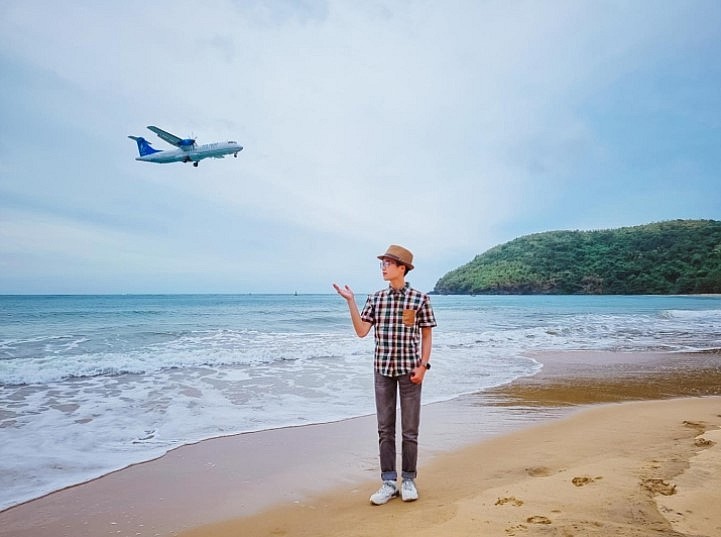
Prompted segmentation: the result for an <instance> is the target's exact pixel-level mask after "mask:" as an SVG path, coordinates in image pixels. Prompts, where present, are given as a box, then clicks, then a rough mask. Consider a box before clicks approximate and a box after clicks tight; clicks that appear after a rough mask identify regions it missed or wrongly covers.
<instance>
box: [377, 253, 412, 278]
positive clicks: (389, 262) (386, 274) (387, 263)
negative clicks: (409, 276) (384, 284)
mask: <svg viewBox="0 0 721 537" xmlns="http://www.w3.org/2000/svg"><path fill="white" fill-rule="evenodd" d="M381 272H383V279H384V280H385V281H392V280H395V279H396V278H400V277H403V276H405V273H406V268H405V265H402V264H400V263H397V262H396V261H395V260H394V259H390V258H388V257H384V258H383V259H381Z"/></svg>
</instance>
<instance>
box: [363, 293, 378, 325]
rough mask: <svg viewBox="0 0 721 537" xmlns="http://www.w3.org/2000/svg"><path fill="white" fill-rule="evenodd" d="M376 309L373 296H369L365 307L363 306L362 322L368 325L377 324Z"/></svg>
mask: <svg viewBox="0 0 721 537" xmlns="http://www.w3.org/2000/svg"><path fill="white" fill-rule="evenodd" d="M375 311H376V310H375V307H374V306H373V296H372V295H368V299H367V300H366V304H365V306H363V310H362V311H361V314H360V317H361V320H362V321H365V322H366V323H371V324H375V322H376V315H375Z"/></svg>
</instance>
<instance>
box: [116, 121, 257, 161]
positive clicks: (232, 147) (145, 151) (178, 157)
mask: <svg viewBox="0 0 721 537" xmlns="http://www.w3.org/2000/svg"><path fill="white" fill-rule="evenodd" d="M148 129H150V130H151V131H153V132H154V133H155V134H157V135H158V136H159V137H160V138H161V139H163V140H165V141H166V142H168V143H169V144H171V145H174V146H175V147H177V148H178V149H172V150H168V151H161V150H160V149H155V148H154V147H152V146H151V144H150V142H148V141H147V140H146V139H145V138H143V137H142V136H128V138H130V139H131V140H135V142H136V143H137V144H138V152H139V153H140V156H139V157H137V158H136V159H135V160H141V161H143V162H155V163H158V164H165V163H166V162H192V163H193V166H195V167H196V168H197V167H198V163H199V162H200V161H201V160H203V159H204V158H211V157H212V158H225V155H231V154H232V155H233V156H234V157H236V158H237V157H238V153H240V152H241V151H242V150H243V146H242V145H240V144H238V142H234V141H232V140H230V141H227V142H213V143H211V144H203V145H200V146H199V145H198V144H196V143H195V139H194V138H180V137H178V136H175V135H174V134H170V133H169V132H167V131H164V130H163V129H159V128H158V127H156V126H154V125H150V126H148Z"/></svg>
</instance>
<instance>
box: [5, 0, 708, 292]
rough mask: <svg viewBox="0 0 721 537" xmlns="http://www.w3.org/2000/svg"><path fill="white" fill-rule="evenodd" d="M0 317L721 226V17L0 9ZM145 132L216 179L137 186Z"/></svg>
mask: <svg viewBox="0 0 721 537" xmlns="http://www.w3.org/2000/svg"><path fill="white" fill-rule="evenodd" d="M0 88H2V99H0V293H174V292H180V293H188V292H190V293H192V292H199V293H206V292H225V293H246V292H254V293H260V292H274V293H276V292H280V293H284V292H294V291H298V292H301V293H310V292H331V283H332V282H334V281H336V282H339V283H348V284H350V285H351V287H353V288H354V289H355V290H356V291H357V292H358V293H364V292H367V291H371V290H374V289H377V288H380V287H382V286H383V285H384V284H383V282H382V279H381V277H380V271H379V269H378V264H377V260H376V255H378V254H380V253H382V252H383V251H384V250H385V248H386V246H388V244H391V243H398V244H403V245H405V246H407V247H408V248H410V249H411V250H413V252H414V253H415V256H416V266H417V268H416V270H415V271H414V272H412V273H411V274H410V277H409V280H410V282H411V283H412V284H413V285H414V286H416V287H418V288H420V289H423V290H431V289H432V288H433V286H434V284H435V282H436V281H437V280H438V278H440V277H441V276H443V275H444V274H445V273H446V272H448V271H449V270H452V269H454V268H456V267H458V266H460V265H462V264H464V263H466V262H468V261H470V260H471V259H472V258H473V257H474V256H475V255H477V254H479V253H482V252H483V251H485V250H487V249H488V248H490V247H492V246H495V245H497V244H500V243H503V242H506V241H509V240H512V239H514V238H516V237H518V236H521V235H525V234H528V233H536V232H542V231H549V230H557V229H599V228H614V227H620V226H631V225H637V224H645V223H649V222H656V221H662V220H669V219H676V218H701V219H721V175H720V170H721V2H718V1H716V0H708V1H690V2H686V1H684V2H680V1H670V2H669V1H663V0H662V1H642V0H639V1H635V2H627V1H618V2H616V1H603V2H600V1H593V2H591V1H588V2H583V1H575V0H574V1H546V2H542V1H528V2H524V1H517V2H513V1H511V2H508V1H499V2H477V1H467V2H460V1H459V2H454V1H450V2H425V1H422V2H421V1H411V2H398V1H387V2H386V1H373V0H371V1H367V2H350V1H343V2H340V1H337V2H336V1H327V2H325V1H312V0H306V1H290V0H287V1H277V2H264V1H260V0H257V1H235V2H231V1H214V2H204V3H198V2H197V1H193V2H186V1H182V0H180V1H172V2H170V1H167V2H165V1H160V2H139V1H135V0H129V1H124V2H113V3H107V5H106V3H99V2H91V1H78V2H55V1H40V0H37V1H33V0H18V1H15V0H5V1H3V2H2V3H0ZM147 125H158V126H160V127H162V128H165V129H166V130H169V131H171V132H174V133H176V134H178V135H180V136H191V135H192V136H196V137H197V138H198V141H199V143H207V142H212V141H218V140H226V139H233V140H237V141H238V142H240V143H241V144H242V145H243V146H244V147H245V149H244V151H243V152H242V153H241V154H240V155H239V156H238V158H237V159H234V158H232V157H230V158H226V159H224V160H206V161H203V162H201V164H200V166H199V167H198V168H193V167H192V166H190V165H183V164H166V165H156V164H149V163H143V162H136V161H135V160H134V159H135V157H136V156H137V152H136V147H135V144H134V143H133V142H132V141H131V140H129V139H128V138H127V135H129V134H132V135H142V136H145V137H147V138H148V139H149V140H151V141H152V142H153V143H154V145H155V146H156V147H158V148H164V147H168V146H166V144H165V143H164V142H162V141H161V140H160V139H158V138H157V137H155V135H154V134H152V133H150V132H149V131H147V130H146V129H145V127H146V126H147Z"/></svg>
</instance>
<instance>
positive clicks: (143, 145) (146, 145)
mask: <svg viewBox="0 0 721 537" xmlns="http://www.w3.org/2000/svg"><path fill="white" fill-rule="evenodd" d="M128 138H130V139H131V140H135V142H136V143H137V144H138V153H140V156H141V157H144V156H146V155H152V154H153V153H159V152H160V149H154V148H153V147H151V145H150V142H148V141H147V140H146V139H145V138H143V137H142V136H128Z"/></svg>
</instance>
